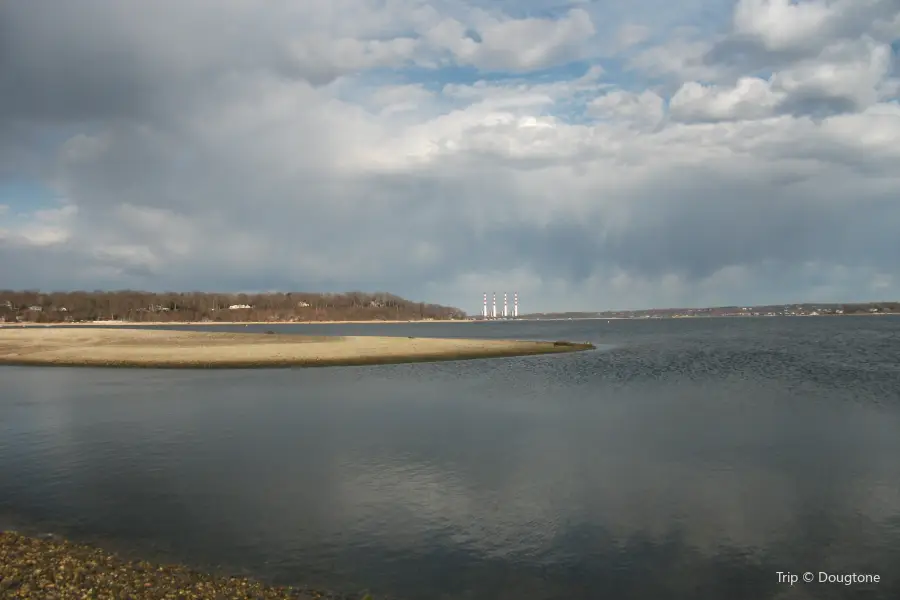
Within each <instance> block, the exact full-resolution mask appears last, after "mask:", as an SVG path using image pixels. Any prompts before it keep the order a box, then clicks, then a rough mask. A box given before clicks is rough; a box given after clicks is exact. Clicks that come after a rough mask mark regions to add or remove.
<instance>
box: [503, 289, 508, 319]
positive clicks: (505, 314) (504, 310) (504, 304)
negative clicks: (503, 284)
mask: <svg viewBox="0 0 900 600" xmlns="http://www.w3.org/2000/svg"><path fill="white" fill-rule="evenodd" d="M508 316H509V309H508V308H507V304H506V292H503V318H504V319H505V318H506V317H508Z"/></svg>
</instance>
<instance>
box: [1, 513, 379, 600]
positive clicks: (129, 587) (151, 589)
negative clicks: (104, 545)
mask: <svg viewBox="0 0 900 600" xmlns="http://www.w3.org/2000/svg"><path fill="white" fill-rule="evenodd" d="M88 590H90V591H91V593H92V594H100V596H99V597H101V598H103V597H109V598H132V599H135V600H144V599H146V600H150V599H153V600H158V599H159V598H235V599H241V600H251V599H252V600H359V599H360V598H362V599H363V600H365V599H366V598H371V596H368V595H367V594H364V593H360V594H353V595H349V594H337V593H334V592H328V591H324V590H314V589H311V588H305V587H302V588H301V587H298V586H276V585H269V584H266V583H262V582H260V581H257V580H255V579H251V578H247V577H239V576H229V575H216V574H211V573H204V572H201V571H199V570H195V569H192V568H188V567H185V566H182V565H175V564H156V563H152V562H148V561H143V560H128V559H126V558H124V557H122V556H120V555H119V554H117V553H113V552H108V551H106V550H103V549H100V548H97V547H94V546H90V545H87V544H79V543H75V542H71V541H68V540H66V539H64V538H60V537H57V536H39V537H35V536H29V535H25V534H22V533H18V532H16V531H2V530H0V596H2V597H4V598H7V597H9V598H20V599H23V600H49V599H51V598H57V599H61V598H81V597H83V596H84V595H85V593H86V592H87V591H88ZM90 597H95V596H94V595H90Z"/></svg>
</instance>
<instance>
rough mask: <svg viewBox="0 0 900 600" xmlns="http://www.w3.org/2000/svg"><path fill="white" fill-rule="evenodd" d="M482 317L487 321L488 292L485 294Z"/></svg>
mask: <svg viewBox="0 0 900 600" xmlns="http://www.w3.org/2000/svg"><path fill="white" fill-rule="evenodd" d="M481 316H482V317H484V318H485V319H487V292H485V293H484V306H483V307H482V308H481Z"/></svg>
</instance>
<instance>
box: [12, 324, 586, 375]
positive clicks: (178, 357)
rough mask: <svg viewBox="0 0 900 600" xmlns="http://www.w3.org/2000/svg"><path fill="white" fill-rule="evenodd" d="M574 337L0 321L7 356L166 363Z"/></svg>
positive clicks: (402, 351) (509, 350) (300, 358)
mask: <svg viewBox="0 0 900 600" xmlns="http://www.w3.org/2000/svg"><path fill="white" fill-rule="evenodd" d="M591 348H593V346H592V345H590V344H577V343H571V342H533V341H517V340H476V339H449V338H417V337H412V338H410V337H375V336H353V337H338V336H301V335H289V334H259V333H221V332H206V331H203V332H199V331H172V330H158V329H157V330H151V329H122V328H93V327H92V328H72V327H60V328H53V327H10V328H0V364H6V365H57V366H109V367H158V368H214V367H223V368H245V367H290V366H334V365H370V364H388V363H406V362H424V361H437V360H462V359H473V358H489V357H503V356H526V355H532V354H551V353H558V352H573V351H578V350H587V349H591Z"/></svg>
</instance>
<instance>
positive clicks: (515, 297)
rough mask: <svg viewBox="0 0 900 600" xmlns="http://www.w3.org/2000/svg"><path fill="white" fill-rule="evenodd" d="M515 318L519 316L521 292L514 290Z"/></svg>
mask: <svg viewBox="0 0 900 600" xmlns="http://www.w3.org/2000/svg"><path fill="white" fill-rule="evenodd" d="M513 318H514V319H518V318H519V292H513Z"/></svg>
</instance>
